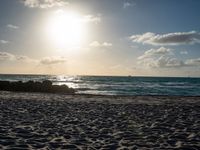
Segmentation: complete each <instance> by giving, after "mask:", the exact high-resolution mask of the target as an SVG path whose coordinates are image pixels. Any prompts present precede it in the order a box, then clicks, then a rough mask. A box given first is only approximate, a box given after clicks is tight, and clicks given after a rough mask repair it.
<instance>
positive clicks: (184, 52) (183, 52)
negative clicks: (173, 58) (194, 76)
mask: <svg viewBox="0 0 200 150" xmlns="http://www.w3.org/2000/svg"><path fill="white" fill-rule="evenodd" d="M180 54H182V55H187V54H188V52H187V51H181V52H180Z"/></svg>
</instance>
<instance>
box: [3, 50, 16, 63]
mask: <svg viewBox="0 0 200 150" xmlns="http://www.w3.org/2000/svg"><path fill="white" fill-rule="evenodd" d="M14 59H15V55H13V54H11V53H7V52H0V60H1V61H5V60H14Z"/></svg>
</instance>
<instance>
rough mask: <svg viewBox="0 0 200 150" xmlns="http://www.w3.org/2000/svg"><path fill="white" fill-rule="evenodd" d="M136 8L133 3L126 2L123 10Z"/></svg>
mask: <svg viewBox="0 0 200 150" xmlns="http://www.w3.org/2000/svg"><path fill="white" fill-rule="evenodd" d="M132 6H135V3H133V2H132V3H131V2H124V3H123V8H128V7H132Z"/></svg>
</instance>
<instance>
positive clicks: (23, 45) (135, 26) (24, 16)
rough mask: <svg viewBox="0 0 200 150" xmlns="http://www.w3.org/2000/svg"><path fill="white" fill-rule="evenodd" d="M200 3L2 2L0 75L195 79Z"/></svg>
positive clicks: (157, 0) (199, 68) (195, 0)
mask: <svg viewBox="0 0 200 150" xmlns="http://www.w3.org/2000/svg"><path fill="white" fill-rule="evenodd" d="M199 8H200V1H199V0H1V1H0V73H2V74H65V75H110V76H112V75H117V76H128V75H132V76H186V77H188V76H191V77H193V76H194V77H200V19H199V16H200V11H199Z"/></svg>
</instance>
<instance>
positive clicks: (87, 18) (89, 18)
mask: <svg viewBox="0 0 200 150" xmlns="http://www.w3.org/2000/svg"><path fill="white" fill-rule="evenodd" d="M82 21H83V22H94V23H99V22H101V15H97V16H94V15H86V16H84V17H83V19H82Z"/></svg>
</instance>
